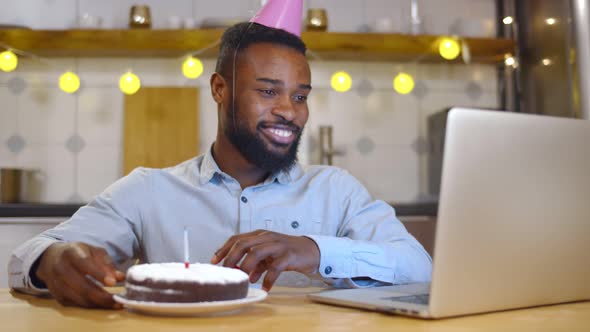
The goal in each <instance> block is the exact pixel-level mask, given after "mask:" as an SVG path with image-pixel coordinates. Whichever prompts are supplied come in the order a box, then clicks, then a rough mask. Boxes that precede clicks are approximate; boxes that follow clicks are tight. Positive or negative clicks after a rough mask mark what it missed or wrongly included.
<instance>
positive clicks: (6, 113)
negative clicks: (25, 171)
mask: <svg viewBox="0 0 590 332" xmlns="http://www.w3.org/2000/svg"><path fill="white" fill-rule="evenodd" d="M0 101H1V103H2V108H0V142H4V141H6V139H7V138H9V137H10V136H11V135H13V134H14V133H15V132H16V130H17V128H16V124H17V116H18V98H17V97H16V96H14V95H13V94H12V93H11V92H10V90H9V89H8V88H7V87H6V86H2V85H0ZM0 160H1V158H0Z"/></svg>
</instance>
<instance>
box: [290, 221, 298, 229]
mask: <svg viewBox="0 0 590 332" xmlns="http://www.w3.org/2000/svg"><path fill="white" fill-rule="evenodd" d="M291 227H292V228H299V223H298V222H297V221H294V222H292V223H291Z"/></svg>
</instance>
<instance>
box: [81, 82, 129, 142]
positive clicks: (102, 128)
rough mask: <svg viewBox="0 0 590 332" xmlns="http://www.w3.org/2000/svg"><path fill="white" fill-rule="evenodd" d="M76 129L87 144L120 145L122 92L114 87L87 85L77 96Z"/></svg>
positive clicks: (121, 140)
mask: <svg viewBox="0 0 590 332" xmlns="http://www.w3.org/2000/svg"><path fill="white" fill-rule="evenodd" d="M78 98H79V99H78V103H79V106H78V131H79V135H80V136H81V137H82V138H83V139H84V141H85V142H86V143H87V144H88V145H100V144H104V145H113V146H121V144H122V143H123V137H122V133H123V94H122V93H121V91H119V89H117V88H115V87H104V88H93V87H88V88H85V89H83V90H82V91H80V93H79V97H78Z"/></svg>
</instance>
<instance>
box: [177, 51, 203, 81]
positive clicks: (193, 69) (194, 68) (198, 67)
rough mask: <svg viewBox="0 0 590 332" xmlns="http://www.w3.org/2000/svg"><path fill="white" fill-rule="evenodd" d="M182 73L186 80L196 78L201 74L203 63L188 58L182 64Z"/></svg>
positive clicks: (196, 59)
mask: <svg viewBox="0 0 590 332" xmlns="http://www.w3.org/2000/svg"><path fill="white" fill-rule="evenodd" d="M182 73H183V74H184V76H185V77H187V78H197V77H199V76H201V74H202V73H203V63H202V62H201V60H199V59H198V58H193V57H192V56H191V57H188V58H187V59H186V60H184V62H183V63H182Z"/></svg>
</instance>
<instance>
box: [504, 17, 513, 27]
mask: <svg viewBox="0 0 590 332" xmlns="http://www.w3.org/2000/svg"><path fill="white" fill-rule="evenodd" d="M512 22H514V19H513V18H512V16H506V17H504V18H503V19H502V23H504V24H506V25H509V24H512Z"/></svg>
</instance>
